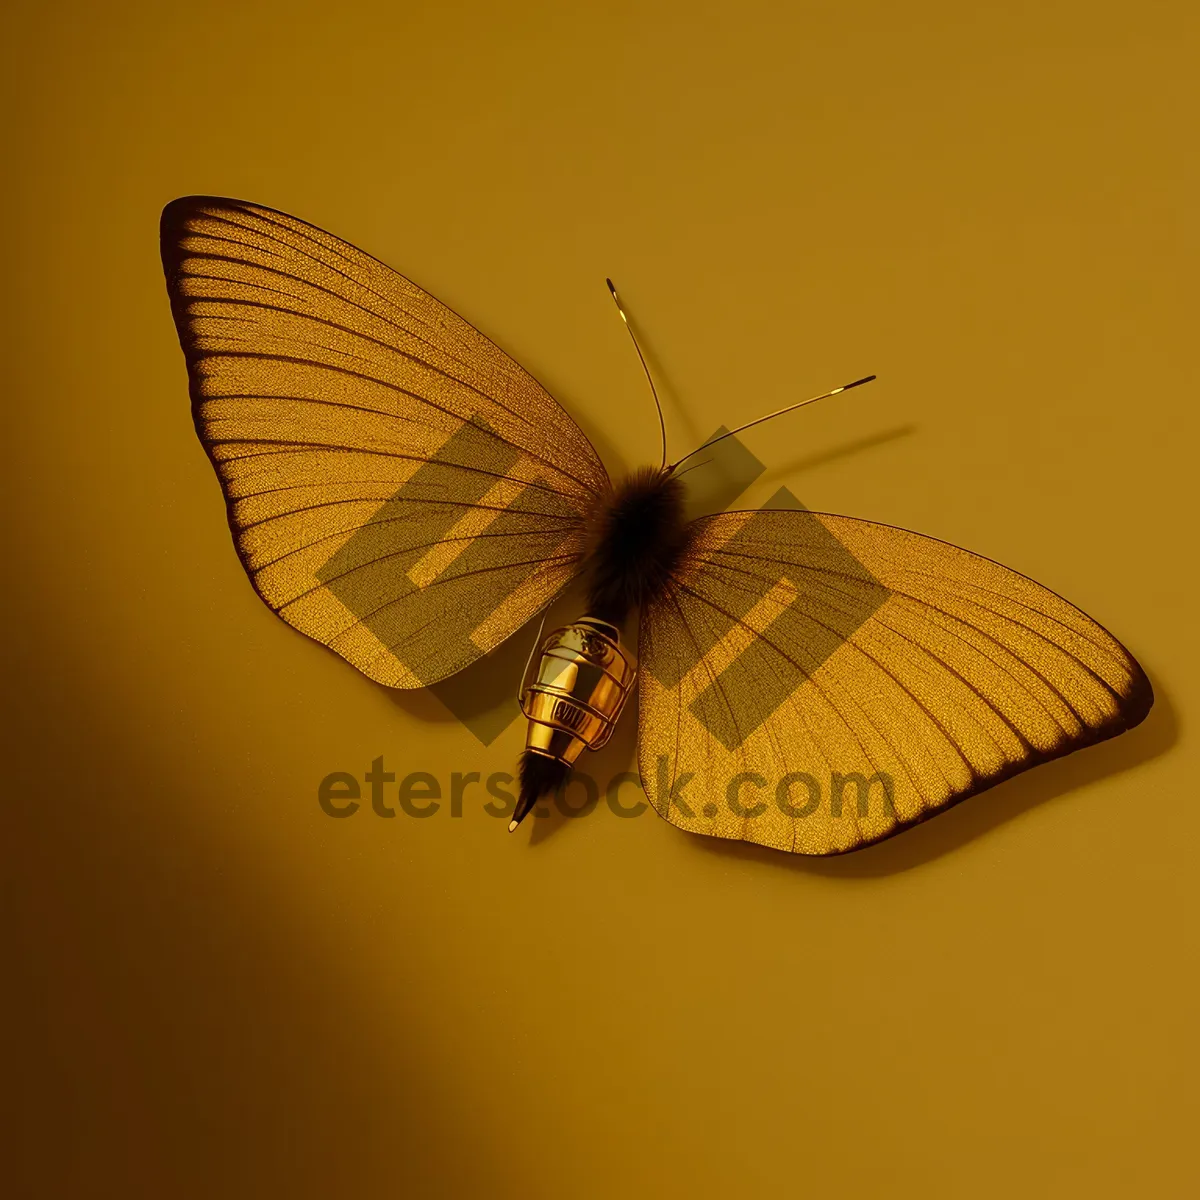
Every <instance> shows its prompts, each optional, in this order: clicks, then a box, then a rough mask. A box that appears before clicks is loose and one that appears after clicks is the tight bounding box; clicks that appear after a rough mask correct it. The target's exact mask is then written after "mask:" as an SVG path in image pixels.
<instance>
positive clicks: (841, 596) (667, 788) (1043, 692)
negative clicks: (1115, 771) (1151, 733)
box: [638, 510, 1153, 854]
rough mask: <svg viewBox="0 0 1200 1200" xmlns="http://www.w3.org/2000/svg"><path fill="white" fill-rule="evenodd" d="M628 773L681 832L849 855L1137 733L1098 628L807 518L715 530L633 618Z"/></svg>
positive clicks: (1045, 601)
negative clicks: (1034, 770)
mask: <svg viewBox="0 0 1200 1200" xmlns="http://www.w3.org/2000/svg"><path fill="white" fill-rule="evenodd" d="M639 654H640V658H641V678H640V684H639V687H640V697H639V749H638V753H639V765H640V768H641V775H642V782H643V786H644V787H645V789H646V792H647V794H648V796H649V797H650V799H651V801H652V803H653V804H654V806H655V807H656V808H657V810H658V812H659V813H660V815H662V816H663V817H665V818H666V819H667V820H669V821H671V822H672V823H673V824H675V825H677V826H679V827H680V828H682V829H687V830H689V831H691V832H694V833H701V834H707V835H710V836H715V837H722V838H733V839H740V840H744V841H749V842H756V843H760V844H762V845H766V846H771V847H774V848H776V849H780V850H788V851H793V852H795V853H799V854H835V853H841V852H845V851H848V850H854V849H857V848H859V847H861V846H864V845H866V844H868V843H870V842H875V841H878V840H880V839H882V838H885V837H888V836H889V835H890V834H893V833H896V832H898V831H899V830H900V829H902V828H904V827H905V826H908V825H911V824H913V823H914V822H917V821H920V820H923V819H924V818H926V817H929V816H932V815H934V814H935V813H937V812H939V811H941V810H942V809H944V808H946V807H948V806H949V805H951V804H954V803H955V802H957V801H959V800H962V799H964V798H965V797H967V796H970V795H972V794H974V793H976V792H979V791H982V790H983V789H985V788H987V787H990V786H992V785H994V784H996V783H998V782H1000V781H1001V780H1002V779H1005V778H1006V777H1008V776H1010V775H1013V774H1015V773H1016V772H1018V771H1022V770H1025V769H1027V768H1029V767H1031V766H1034V765H1036V764H1038V763H1041V762H1045V761H1046V760H1048V759H1052V758H1057V757H1059V756H1060V755H1063V754H1068V753H1070V752H1071V751H1072V750H1076V749H1078V748H1079V747H1081V746H1084V745H1087V744H1089V743H1091V742H1095V741H1098V740H1100V739H1103V738H1107V737H1112V736H1114V735H1115V734H1118V733H1121V732H1122V731H1123V730H1126V729H1128V728H1130V727H1132V726H1134V725H1136V724H1138V722H1140V721H1141V720H1142V719H1143V718H1144V717H1145V715H1146V713H1147V712H1148V711H1149V709H1150V705H1151V703H1152V702H1153V694H1152V691H1151V688H1150V685H1149V683H1148V681H1147V679H1146V677H1145V675H1144V674H1143V672H1142V670H1141V668H1140V667H1139V666H1138V664H1137V662H1136V661H1135V660H1134V659H1133V657H1132V656H1131V655H1130V654H1129V652H1128V651H1127V650H1125V648H1124V647H1123V646H1122V645H1121V644H1120V643H1119V642H1118V641H1116V639H1115V638H1113V637H1112V636H1111V635H1110V634H1109V633H1108V632H1106V631H1105V630H1104V629H1103V628H1101V626H1099V625H1098V624H1096V622H1095V621H1093V620H1092V619H1091V618H1090V617H1087V616H1086V615H1085V614H1083V613H1082V612H1080V611H1079V610H1078V609H1077V608H1074V607H1073V606H1072V605H1070V604H1068V603H1067V602H1066V601H1065V600H1063V599H1061V598H1060V597H1059V596H1057V595H1055V594H1054V593H1053V592H1051V591H1049V590H1048V589H1046V588H1044V587H1042V586H1040V585H1039V584H1037V583H1035V582H1033V581H1032V580H1030V579H1027V578H1026V577H1025V576H1023V575H1019V574H1017V573H1016V572H1015V571H1010V570H1008V569H1007V568H1005V567H1002V566H1000V565H998V564H997V563H994V562H992V561H990V560H988V559H985V558H981V557H979V556H978V555H974V554H970V553H968V552H967V551H965V550H960V549H958V548H957V547H955V546H951V545H948V544H947V543H945V542H940V541H937V540H935V539H933V538H928V537H922V536H921V535H919V534H915V533H909V532H907V531H905V530H902V529H895V528H892V527H890V526H885V525H877V524H873V523H871V522H869V521H860V520H854V519H852V518H849V517H839V516H830V515H827V514H822V513H811V512H806V511H795V512H793V511H774V510H766V511H761V512H753V513H752V512H732V513H725V514H722V515H719V516H713V517H705V518H701V519H700V520H698V521H696V522H694V523H693V524H692V526H691V527H690V528H689V541H688V544H687V547H686V550H685V552H684V553H683V555H682V557H681V559H680V561H679V563H678V565H677V567H676V569H675V570H674V572H673V575H672V579H671V582H670V586H669V587H668V588H667V590H666V592H665V593H664V594H663V595H662V596H661V597H660V598H658V599H656V600H655V601H654V602H652V603H651V604H650V605H648V606H647V608H646V609H645V610H644V611H643V613H642V618H641V631H640V647H639Z"/></svg>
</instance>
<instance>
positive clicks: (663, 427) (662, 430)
mask: <svg viewBox="0 0 1200 1200" xmlns="http://www.w3.org/2000/svg"><path fill="white" fill-rule="evenodd" d="M604 282H605V283H607V284H608V290H609V291H610V292H611V293H612V298H613V303H614V304H615V305H616V306H617V312H619V313H620V314H621V320H622V321H624V322H625V328H626V329H627V330H628V331H629V336H630V337H631V338H632V339H633V348H634V349H635V350H636V351H637V356H638V360H639V361H640V362H641V364H642V370H643V371H645V372H646V382H647V383H648V384H649V385H650V395H652V396H653V397H654V407H655V409H656V410H657V411H658V432H659V434H660V435H661V436H662V469H663V470H664V471H665V470H666V469H667V423H666V421H664V420H663V410H662V405H661V404H660V403H659V400H658V389H657V388H656V387H655V386H654V376H653V375H651V374H650V368H649V367H648V366H647V365H646V356H645V355H644V354H643V353H642V348H641V346H639V345H638V340H637V335H636V334H635V333H634V332H633V326H632V325H630V324H629V318H628V317H627V316H626V315H625V310H624V309H623V308H622V307H621V298H620V297H619V296H618V295H617V289H616V288H615V287H613V281H612V280H611V279H606V280H605V281H604ZM682 461H683V460H682V459H680V462H682Z"/></svg>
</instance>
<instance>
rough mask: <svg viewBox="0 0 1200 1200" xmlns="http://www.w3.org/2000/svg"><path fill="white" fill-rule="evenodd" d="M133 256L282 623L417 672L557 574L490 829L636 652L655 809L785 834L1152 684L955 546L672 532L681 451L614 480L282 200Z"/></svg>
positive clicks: (997, 768) (529, 382)
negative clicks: (158, 297)
mask: <svg viewBox="0 0 1200 1200" xmlns="http://www.w3.org/2000/svg"><path fill="white" fill-rule="evenodd" d="M161 249H162V260H163V267H164V271H165V274H166V281H167V291H168V295H169V297H170V302H171V308H172V311H173V314H174V318H175V323H176V327H177V330H178V333H179V340H180V344H181V346H182V348H183V352H184V356H185V359H186V362H187V369H188V375H189V381H190V391H191V398H192V405H193V413H194V419H195V425H196V431H197V433H198V434H199V437H200V440H201V442H202V443H203V445H204V447H205V449H206V450H207V452H208V455H209V457H210V459H211V461H212V464H213V466H214V468H215V470H216V473H217V476H218V478H219V480H220V483H221V487H222V489H223V491H224V494H225V499H226V504H227V510H228V519H229V524H230V527H231V530H232V532H233V536H234V541H235V545H236V548H237V552H238V555H239V557H240V558H241V561H242V564H243V566H244V567H245V569H246V572H247V574H248V575H249V577H250V580H251V582H252V583H253V585H254V587H255V589H256V591H257V592H258V594H259V596H261V597H262V599H263V601H264V602H265V603H266V604H267V605H268V606H269V607H270V608H271V609H272V610H273V611H274V612H275V613H277V614H278V615H279V616H280V617H282V618H283V620H285V621H286V622H287V623H288V624H289V625H291V626H293V627H294V628H296V629H298V630H300V631H301V632H302V633H305V634H307V635H308V636H309V637H311V638H314V639H316V640H317V641H318V642H321V643H323V644H324V645H326V646H328V647H330V648H331V649H333V650H335V651H336V652H337V653H338V654H340V655H341V656H342V657H343V658H344V659H345V660H346V661H347V662H349V663H350V664H351V665H352V666H354V667H357V668H358V670H359V671H361V672H362V673H363V674H365V675H367V676H368V677H369V678H371V679H373V680H376V681H377V682H379V683H381V684H385V685H387V686H388V687H393V688H421V687H427V686H429V685H431V684H434V683H437V682H438V681H440V680H443V679H445V678H447V677H448V676H450V675H453V674H455V673H456V672H459V671H462V670H463V669H464V668H466V667H467V666H469V665H470V664H471V663H473V662H474V661H476V660H477V659H479V658H480V657H481V656H483V655H485V654H487V653H488V652H489V651H491V650H493V649H494V648H495V647H496V646H498V645H499V644H500V643H501V642H503V641H504V640H505V639H506V638H508V637H510V636H511V635H512V634H514V633H515V632H516V631H517V630H519V629H521V628H522V627H523V626H524V625H525V624H526V623H527V622H529V621H530V620H531V619H532V618H533V617H535V616H536V615H537V614H538V613H539V612H542V611H543V610H545V609H546V608H547V606H548V605H549V604H550V603H551V601H553V600H554V598H555V597H557V596H558V595H559V594H560V593H561V592H562V591H563V589H564V588H565V587H566V586H567V584H568V583H569V582H570V581H571V580H572V579H574V578H575V577H576V576H582V577H583V579H584V580H585V581H586V584H587V591H588V612H587V614H586V615H585V616H584V617H581V618H580V620H579V621H577V622H574V623H573V624H572V625H571V626H568V627H566V628H565V629H563V630H559V631H557V632H555V633H553V634H551V635H550V637H549V638H548V639H547V640H546V641H545V642H544V643H543V644H542V645H541V657H540V660H539V663H538V666H537V669H536V671H535V675H534V679H533V682H532V683H530V684H529V685H528V687H527V688H525V689H524V691H523V695H524V697H525V699H524V707H525V711H526V714H527V715H528V716H530V718H531V719H530V735H529V739H528V742H527V748H526V750H525V752H524V753H523V755H522V761H521V767H520V775H521V793H520V799H519V800H518V802H517V806H516V809H515V812H514V815H513V821H512V823H511V825H510V828H514V827H515V826H516V824H517V823H518V822H519V821H520V819H521V817H523V816H524V815H525V814H526V813H527V812H528V811H529V810H530V809H531V808H532V807H533V804H534V803H535V802H536V800H537V798H538V797H539V796H541V795H545V794H548V793H550V792H551V791H553V790H554V789H555V788H557V787H560V786H562V784H563V782H564V781H565V779H566V777H567V774H568V772H569V770H570V768H571V764H572V763H573V761H574V759H575V757H576V756H577V755H578V754H579V753H580V752H581V750H583V749H591V748H595V747H596V746H598V745H600V744H602V743H603V741H604V740H606V738H607V736H608V734H609V733H611V728H612V725H613V723H614V722H615V720H616V719H617V717H618V716H619V715H620V713H621V711H622V709H623V708H624V705H625V701H626V699H628V697H629V695H630V692H631V690H632V687H633V680H634V675H635V671H636V677H637V681H638V683H637V688H638V690H637V714H638V715H637V721H638V763H639V768H640V773H641V779H642V783H643V787H644V789H645V791H646V793H647V795H648V797H649V798H650V800H651V802H652V804H653V805H654V807H655V808H656V810H657V811H658V812H659V813H660V815H661V816H663V817H664V818H666V819H667V820H668V821H670V822H671V823H673V824H674V825H677V826H679V827H680V828H683V829H686V830H689V831H691V832H694V833H700V834H707V835H711V836H715V837H721V838H732V839H740V840H744V841H748V842H754V843H758V844H761V845H765V846H770V847H774V848H776V849H779V850H784V851H791V852H795V853H799V854H835V853H841V852H845V851H849V850H854V849H857V848H859V847H862V846H865V845H867V844H869V843H872V842H876V841H879V840H880V839H882V838H886V837H888V836H890V835H891V834H894V833H896V832H898V831H899V830H901V829H904V828H906V827H908V826H910V825H913V824H915V823H916V822H919V821H922V820H924V819H925V818H927V817H929V816H932V815H934V814H936V813H938V812H940V811H942V810H944V809H945V808H947V807H949V806H950V805H952V804H954V803H956V802H958V801H960V800H963V799H964V798H966V797H967V796H971V795H973V794H975V793H976V792H980V791H983V790H984V789H985V788H989V787H991V786H993V785H994V784H996V783H999V782H1000V781H1001V780H1003V779H1005V778H1007V777H1009V776H1011V775H1014V774H1016V773H1017V772H1019V771H1023V770H1026V769H1028V768H1029V767H1032V766H1035V765H1037V764H1039V763H1043V762H1046V761H1048V760H1050V759H1053V758H1057V757H1060V756H1061V755H1064V754H1068V753H1070V752H1071V751H1074V750H1077V749H1079V748H1080V747H1082V746H1085V745H1088V744H1090V743H1092V742H1096V741H1099V740H1101V739H1104V738H1108V737H1112V736H1114V735H1116V734H1118V733H1121V732H1123V731H1124V730H1127V729H1130V728H1132V727H1133V726H1135V725H1137V724H1138V723H1139V722H1140V721H1142V720H1143V718H1144V717H1145V716H1146V714H1147V712H1148V711H1149V709H1150V706H1151V704H1152V703H1153V693H1152V690H1151V687H1150V684H1149V682H1148V681H1147V679H1146V676H1145V674H1144V673H1143V671H1142V669H1141V667H1140V666H1139V665H1138V663H1137V662H1136V661H1135V660H1134V658H1133V657H1132V656H1131V655H1130V654H1129V652H1128V651H1127V650H1126V649H1125V648H1124V647H1123V646H1122V645H1121V644H1120V643H1119V642H1118V641H1116V639H1115V638H1113V637H1112V635H1111V634H1109V633H1108V632H1107V631H1106V630H1105V629H1103V628H1102V627H1101V626H1100V625H1098V624H1097V623H1096V622H1095V621H1093V620H1092V619H1091V618H1090V617H1087V616H1086V615H1084V614H1083V613H1082V612H1080V611H1079V610H1078V609H1077V608H1074V607H1073V606H1072V605H1070V604H1068V603H1067V602H1066V601H1065V600H1063V599H1061V598H1060V597H1059V596H1057V595H1055V594H1054V593H1053V592H1051V591H1049V590H1048V589H1046V588H1044V587H1042V586H1040V585H1039V584H1037V583H1035V582H1033V581H1032V580H1030V579H1028V578H1026V577H1025V576H1023V575H1019V574H1017V573H1016V572H1014V571H1010V570H1008V569H1007V568H1005V567H1002V566H1000V565H998V564H997V563H994V562H992V561H990V560H988V559H985V558H981V557H979V556H978V555H975V554H971V553H969V552H968V551H966V550H961V549H958V548H957V547H955V546H952V545H949V544H947V543H945V542H940V541H936V540H934V539H932V538H928V537H923V536H921V535H920V534H916V533H910V532H908V531H906V530H903V529H896V528H893V527H890V526H887V525H880V524H875V523H873V522H870V521H865V520H859V519H857V518H853V517H845V516H834V515H830V514H824V513H813V512H808V511H805V510H800V511H791V510H759V511H753V512H748V511H747V512H724V513H719V514H717V515H712V516H705V517H701V518H699V519H697V520H693V521H691V522H685V521H684V519H683V516H682V512H683V499H682V497H683V490H684V487H685V485H684V484H683V483H682V482H681V479H680V475H681V474H682V472H680V470H679V467H680V464H681V463H682V462H684V461H686V459H689V458H692V457H693V455H688V456H685V459H681V460H678V461H677V462H675V463H673V464H668V463H667V462H666V449H665V446H666V435H665V427H663V445H664V452H663V462H662V463H661V464H660V465H659V466H657V467H648V468H644V469H642V470H640V471H637V472H635V473H634V474H632V475H631V476H630V477H629V478H628V479H626V480H624V481H622V482H619V483H616V484H614V483H613V482H612V481H611V480H610V479H609V476H608V473H607V472H606V471H605V468H604V465H603V464H602V462H601V461H600V458H599V456H598V454H597V453H596V451H595V449H594V448H593V446H592V445H591V443H590V442H589V441H588V439H587V438H586V437H585V436H584V434H583V432H582V431H581V430H580V429H579V427H578V426H577V425H576V424H575V422H574V421H573V420H572V419H571V418H570V416H569V415H568V414H567V413H566V412H565V411H564V409H563V408H562V407H561V406H560V405H559V404H558V403H557V402H556V401H555V400H554V399H553V398H552V397H551V396H550V395H549V394H548V393H547V392H546V391H545V389H544V388H543V387H542V386H541V385H540V384H539V383H538V382H537V381H536V380H535V379H534V378H533V377H532V376H531V375H530V374H529V373H528V372H526V371H525V370H523V369H522V368H521V367H520V366H519V365H518V364H517V363H516V362H514V361H513V360H512V359H511V358H510V357H508V355H506V354H505V353H504V352H503V351H502V350H500V349H499V348H498V347H497V346H496V345H495V344H494V343H493V342H491V341H489V340H488V339H487V338H486V337H484V336H483V335H482V334H481V333H479V332H478V331H477V330H476V329H475V328H474V327H473V326H471V325H469V324H468V323H467V322H466V321H464V320H463V319H462V318H461V317H459V316H458V315H457V314H456V313H454V312H452V311H451V310H450V309H449V308H447V307H446V306H445V305H443V304H441V303H440V302H439V301H437V300H436V299H434V297H432V296H431V295H429V294H428V293H427V292H425V291H423V290H421V289H420V288H419V287H417V286H416V285H415V284H413V283H411V282H409V280H407V279H405V278H404V277H403V276H401V275H399V274H397V273H396V272H395V271H393V270H391V269H390V268H388V267H387V266H385V265H384V264H382V263H381V262H379V261H378V260H376V259H374V258H372V257H370V256H369V255H367V254H365V253H363V252H362V251H361V250H358V249H356V248H355V247H354V246H351V245H349V244H347V243H346V242H344V241H342V240H340V239H339V238H336V237H334V236H332V235H331V234H328V233H326V232H324V231H323V230H321V229H318V228H316V227H314V226H312V225H309V224H306V223H305V222H303V221H300V220H298V219H296V218H295V217H291V216H288V215H286V214H284V213H281V212H277V211H275V210H273V209H269V208H265V207H262V206H260V205H257V204H250V203H246V202H243V201H239V200H230V199H221V198H215V197H204V196H191V197H184V198H181V199H178V200H175V201H173V202H171V203H170V204H168V205H167V207H166V208H165V209H164V211H163V214H162V222H161ZM610 287H611V284H610ZM613 296H614V299H616V292H615V290H614V292H613ZM618 306H619V301H618ZM621 315H622V316H623V317H624V315H625V314H624V312H623V311H622V314H621ZM631 332H632V331H631ZM634 344H635V346H636V345H637V341H636V337H635V339H634ZM638 354H639V357H640V356H641V350H640V348H639V349H638ZM644 365H645V361H644V359H643V366H644ZM647 376H648V377H649V372H648V371H647ZM856 382H865V381H856ZM847 386H853V385H847ZM651 387H653V381H652V380H651ZM836 390H838V391H841V390H844V389H836ZM830 394H832V393H830ZM655 399H656V401H657V396H656V397H655ZM793 407H798V406H793ZM659 418H660V426H661V425H662V414H661V408H660V409H659ZM752 423H755V422H752ZM735 432H736V431H735ZM694 453H695V452H693V454H694ZM635 614H636V615H637V618H638V655H639V657H640V663H636V664H635V661H634V658H633V655H632V653H631V652H630V651H629V649H628V648H627V647H626V646H625V644H624V643H623V642H622V641H621V629H622V627H623V626H625V625H627V624H628V623H630V622H631V621H632V620H633V618H634V616H635ZM540 637H541V633H540V632H539V638H540Z"/></svg>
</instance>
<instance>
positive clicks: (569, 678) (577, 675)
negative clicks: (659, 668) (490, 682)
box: [521, 617, 637, 765]
mask: <svg viewBox="0 0 1200 1200" xmlns="http://www.w3.org/2000/svg"><path fill="white" fill-rule="evenodd" d="M636 675H637V664H636V663H635V661H634V658H633V655H632V654H630V653H629V652H628V651H627V650H626V649H624V647H622V645H621V634H620V631H619V630H618V629H617V627H616V626H615V625H610V624H609V623H608V622H607V621H601V620H599V619H598V618H596V617H580V619H579V620H578V621H575V622H574V623H573V624H571V625H567V626H564V627H563V628H562V629H556V630H554V632H553V633H550V634H548V635H547V636H546V638H545V640H544V641H543V642H542V647H541V658H540V660H539V662H538V667H537V673H536V675H535V676H534V678H533V681H532V682H531V683H530V684H529V685H528V686H526V687H524V688H523V690H522V694H521V710H522V711H523V712H524V713H525V715H526V716H527V717H528V718H529V732H528V734H527V735H526V738H525V747H526V749H527V750H532V751H533V752H534V753H536V754H544V755H546V756H547V757H548V758H554V759H557V760H558V761H559V762H563V763H566V764H568V765H570V764H571V763H573V762H574V761H575V760H576V759H577V758H578V757H579V755H580V752H581V751H583V750H584V749H587V750H598V749H599V748H600V747H601V746H603V745H604V743H605V742H607V741H608V739H609V737H610V736H611V734H612V731H613V727H614V726H615V725H616V723H617V718H618V717H619V716H620V715H621V709H622V708H624V707H625V701H626V700H627V699H628V698H629V693H630V692H631V691H632V690H633V681H634V678H635V677H636Z"/></svg>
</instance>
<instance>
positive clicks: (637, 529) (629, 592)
mask: <svg viewBox="0 0 1200 1200" xmlns="http://www.w3.org/2000/svg"><path fill="white" fill-rule="evenodd" d="M590 532H591V539H590V545H589V554H588V560H587V563H586V566H585V568H584V570H585V578H586V579H587V585H588V612H589V614H590V615H591V616H594V617H599V618H600V619H601V620H603V621H608V622H609V623H610V624H612V625H616V626H617V627H618V628H620V627H621V626H622V625H624V623H625V621H626V620H627V619H628V618H629V616H630V614H631V613H632V612H633V611H634V610H635V609H636V608H639V607H640V606H641V605H642V604H644V603H645V602H646V601H647V600H648V599H650V598H651V597H653V596H655V595H657V594H658V592H659V591H661V590H662V588H663V587H664V585H665V583H666V580H667V578H668V576H669V575H670V572H671V569H672V567H673V566H674V565H675V561H676V559H677V558H678V557H679V553H680V551H681V550H682V549H683V544H684V520H683V484H682V483H681V482H680V480H679V479H677V478H676V477H675V476H674V475H672V474H670V472H669V471H667V470H663V469H661V468H658V467H642V468H641V469H640V470H637V471H635V472H634V473H633V474H632V475H629V476H627V477H626V478H625V479H624V480H622V482H621V483H620V484H618V485H617V486H616V487H614V488H613V490H612V492H611V493H610V494H609V496H608V498H607V504H606V505H605V506H604V507H603V508H602V509H601V510H600V511H599V513H598V514H597V516H596V519H595V523H594V526H593V528H592V530H591V531H590Z"/></svg>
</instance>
